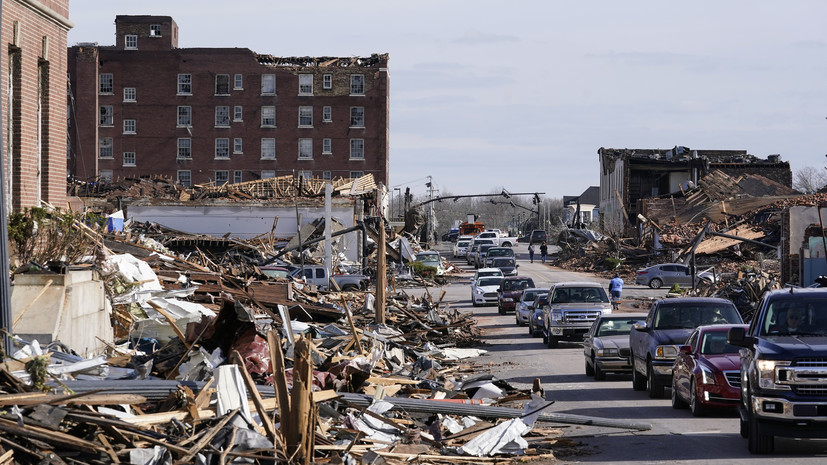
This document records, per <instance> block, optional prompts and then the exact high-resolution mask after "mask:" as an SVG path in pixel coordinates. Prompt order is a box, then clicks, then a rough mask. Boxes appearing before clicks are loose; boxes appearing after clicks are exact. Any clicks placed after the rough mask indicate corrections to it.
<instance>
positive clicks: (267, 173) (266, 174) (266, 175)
mask: <svg viewBox="0 0 827 465" xmlns="http://www.w3.org/2000/svg"><path fill="white" fill-rule="evenodd" d="M275 177H276V171H275V170H261V179H272V178H275Z"/></svg>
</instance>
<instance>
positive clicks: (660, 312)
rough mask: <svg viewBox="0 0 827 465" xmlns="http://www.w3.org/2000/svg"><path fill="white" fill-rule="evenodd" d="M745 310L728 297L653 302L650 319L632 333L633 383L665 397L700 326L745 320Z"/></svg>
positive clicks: (735, 322) (653, 394) (639, 388)
mask: <svg viewBox="0 0 827 465" xmlns="http://www.w3.org/2000/svg"><path fill="white" fill-rule="evenodd" d="M743 323H744V321H743V319H742V318H741V314H740V313H738V309H737V308H735V305H734V304H733V303H732V302H731V301H729V300H727V299H719V298H713V297H681V298H675V299H661V300H658V301H655V303H654V304H652V308H650V309H649V314H648V315H647V316H646V320H645V321H642V322H639V323H637V324H636V325H635V326H634V328H633V330H632V332H631V334H630V335H629V346H630V347H631V349H632V358H633V360H632V361H633V363H634V367H633V369H632V387H633V388H634V389H635V390H636V391H642V390H643V389H646V390H647V392H648V394H649V397H652V398H658V397H663V393H664V388H665V387H666V386H669V385H671V383H672V366H673V365H674V364H675V358H676V357H677V356H678V345H683V344H684V342H685V341H686V339H687V338H688V337H689V335H690V334H692V331H693V330H694V329H695V328H697V327H698V326H702V325H709V324H743Z"/></svg>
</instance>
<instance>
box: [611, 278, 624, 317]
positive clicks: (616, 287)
mask: <svg viewBox="0 0 827 465" xmlns="http://www.w3.org/2000/svg"><path fill="white" fill-rule="evenodd" d="M622 292H623V278H621V277H620V274H619V273H615V277H614V278H612V279H611V280H610V281H609V294H610V295H611V296H612V307H614V308H615V309H617V306H618V302H619V301H620V294H621V293H622Z"/></svg>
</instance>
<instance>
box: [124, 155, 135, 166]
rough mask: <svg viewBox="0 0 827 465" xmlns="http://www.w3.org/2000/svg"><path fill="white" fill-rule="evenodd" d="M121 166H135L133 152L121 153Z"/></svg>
mask: <svg viewBox="0 0 827 465" xmlns="http://www.w3.org/2000/svg"><path fill="white" fill-rule="evenodd" d="M123 166H135V152H124V153H123Z"/></svg>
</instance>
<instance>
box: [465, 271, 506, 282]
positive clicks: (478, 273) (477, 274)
mask: <svg viewBox="0 0 827 465" xmlns="http://www.w3.org/2000/svg"><path fill="white" fill-rule="evenodd" d="M491 276H494V277H498V278H502V277H504V276H505V275H504V274H503V270H501V269H499V268H478V269H477V271H475V272H474V277H473V278H472V279H471V282H472V283H475V282H477V280H478V279H480V278H487V277H491Z"/></svg>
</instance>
